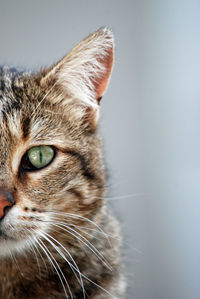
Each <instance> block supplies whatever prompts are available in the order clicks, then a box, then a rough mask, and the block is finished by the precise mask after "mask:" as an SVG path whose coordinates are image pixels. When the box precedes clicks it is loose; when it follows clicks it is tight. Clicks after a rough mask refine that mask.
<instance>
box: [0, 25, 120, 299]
mask: <svg viewBox="0 0 200 299" xmlns="http://www.w3.org/2000/svg"><path fill="white" fill-rule="evenodd" d="M113 60H114V41H113V33H112V31H111V30H109V29H108V28H100V29H99V30H97V31H95V32H94V33H92V34H90V35H89V36H88V37H86V38H85V39H84V40H83V41H82V42H80V43H79V44H78V45H77V46H76V47H75V48H74V49H72V51H71V52H70V53H69V54H68V55H66V56H65V57H64V58H63V59H61V60H60V61H59V62H58V63H56V64H54V65H53V66H52V67H50V68H46V69H42V70H40V71H38V72H34V73H29V72H23V71H21V70H18V69H15V68H11V67H6V66H3V67H1V68H0V142H1V148H0V153H1V156H0V157H1V158H0V281H1V284H0V298H1V299H12V298H17V299H19V298H20V299H23V298H24V299H25V298H26V299H27V298H39V299H40V298H42V299H45V298H48V299H49V298H78V299H80V298H89V299H93V298H94V299H102V298H124V291H125V279H124V275H123V270H122V265H121V235H120V228H119V224H118V222H117V220H116V219H115V217H114V216H113V215H112V212H111V211H110V209H109V208H108V206H107V204H106V200H105V194H106V174H105V167H104V163H103V154H102V150H101V139H100V137H99V134H98V119H99V107H100V101H101V98H102V96H103V94H104V92H105V90H106V88H107V85H108V83H109V80H110V76H111V73H112V68H113Z"/></svg>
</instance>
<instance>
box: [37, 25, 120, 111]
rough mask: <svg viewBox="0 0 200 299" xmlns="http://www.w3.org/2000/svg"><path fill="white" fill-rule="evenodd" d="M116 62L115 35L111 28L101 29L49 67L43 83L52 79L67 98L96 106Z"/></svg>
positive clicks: (42, 80) (48, 82) (47, 82)
mask: <svg viewBox="0 0 200 299" xmlns="http://www.w3.org/2000/svg"><path fill="white" fill-rule="evenodd" d="M113 59H114V41H113V34H112V32H111V31H110V30H109V29H107V28H101V29H99V30H97V31H95V32H94V33H92V34H91V35H89V36H88V37H86V38H85V39H84V40H83V41H82V42H80V43H79V44H78V45H77V46H76V47H75V48H74V49H73V50H72V51H71V52H70V53H69V54H68V55H67V56H65V57H64V58H63V59H62V60H60V61H59V62H58V63H57V64H55V65H54V66H53V67H52V68H50V69H49V70H48V71H47V73H46V74H45V76H44V77H43V78H42V79H41V84H42V85H46V84H50V82H52V79H53V81H54V82H55V84H56V86H57V88H59V90H60V91H61V92H62V93H63V94H64V95H67V96H72V98H76V99H79V100H81V101H82V102H84V103H85V104H87V105H89V106H97V105H98V104H99V102H100V100H101V98H102V96H103V94H104V92H105V90H106V88H107V86H108V83H109V79H110V76H111V72H112V68H113Z"/></svg>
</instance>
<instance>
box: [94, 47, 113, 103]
mask: <svg viewBox="0 0 200 299" xmlns="http://www.w3.org/2000/svg"><path fill="white" fill-rule="evenodd" d="M113 60H114V53H113V47H111V48H110V49H109V52H107V56H106V57H105V58H104V59H101V60H100V63H101V64H103V65H104V67H105V72H104V73H103V74H102V75H101V77H99V78H98V79H97V80H96V81H95V82H94V86H95V90H96V99H97V102H98V103H100V100H101V98H102V95H103V94H104V92H105V91H106V88H107V86H108V83H109V80H110V75H111V72H112V68H113Z"/></svg>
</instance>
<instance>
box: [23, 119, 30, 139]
mask: <svg viewBox="0 0 200 299" xmlns="http://www.w3.org/2000/svg"><path fill="white" fill-rule="evenodd" d="M22 132H23V138H24V139H26V138H27V137H28V136H29V134H30V118H29V117H26V118H24V119H23V120H22Z"/></svg>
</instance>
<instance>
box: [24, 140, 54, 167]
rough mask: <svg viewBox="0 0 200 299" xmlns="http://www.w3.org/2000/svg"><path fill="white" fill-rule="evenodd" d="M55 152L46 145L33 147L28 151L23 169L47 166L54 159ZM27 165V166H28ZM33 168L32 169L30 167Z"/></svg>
mask: <svg viewBox="0 0 200 299" xmlns="http://www.w3.org/2000/svg"><path fill="white" fill-rule="evenodd" d="M54 155H55V151H54V149H53V147H51V146H48V145H41V146H35V147H32V148H31V149H29V150H28V152H27V158H26V160H28V161H26V162H27V163H26V164H27V165H26V167H25V169H32V168H33V169H34V167H35V168H37V169H40V168H43V167H45V166H47V165H48V164H49V163H50V162H51V161H52V160H53V158H54ZM28 164H29V165H28ZM31 166H33V167H31Z"/></svg>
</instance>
